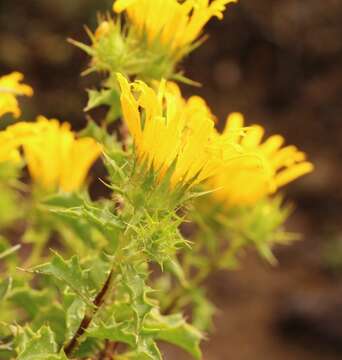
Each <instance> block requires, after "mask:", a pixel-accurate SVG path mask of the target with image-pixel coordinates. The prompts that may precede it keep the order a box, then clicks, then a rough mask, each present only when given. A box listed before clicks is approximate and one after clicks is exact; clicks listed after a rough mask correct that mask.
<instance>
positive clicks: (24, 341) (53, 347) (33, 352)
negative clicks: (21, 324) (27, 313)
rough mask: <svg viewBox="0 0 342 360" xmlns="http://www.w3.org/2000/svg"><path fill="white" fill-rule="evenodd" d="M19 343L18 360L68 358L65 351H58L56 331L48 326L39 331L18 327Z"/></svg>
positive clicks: (62, 359)
mask: <svg viewBox="0 0 342 360" xmlns="http://www.w3.org/2000/svg"><path fill="white" fill-rule="evenodd" d="M18 332H19V336H18V338H19V344H18V357H17V360H67V357H66V356H65V354H64V353H63V352H60V353H58V346H57V343H56V341H55V336H54V333H53V332H52V331H51V329H50V328H49V327H48V326H43V327H41V328H40V329H39V330H38V331H37V332H33V331H32V330H30V329H28V328H25V329H23V328H18Z"/></svg>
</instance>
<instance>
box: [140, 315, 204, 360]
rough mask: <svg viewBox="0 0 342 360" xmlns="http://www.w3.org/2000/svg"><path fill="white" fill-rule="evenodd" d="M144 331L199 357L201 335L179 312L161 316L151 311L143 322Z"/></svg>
mask: <svg viewBox="0 0 342 360" xmlns="http://www.w3.org/2000/svg"><path fill="white" fill-rule="evenodd" d="M144 331H145V332H146V333H147V334H150V335H151V336H152V335H153V337H154V338H155V339H156V340H161V341H165V342H168V343H170V344H173V345H176V346H178V347H180V348H182V349H183V350H185V351H187V352H188V353H189V354H191V355H192V356H193V357H194V358H195V359H201V356H202V354H201V350H200V342H201V340H202V339H203V335H202V334H201V333H200V331H198V330H197V329H196V328H195V327H193V326H191V325H190V324H188V323H186V321H185V320H184V319H183V317H182V315H181V314H174V315H169V316H163V315H161V314H159V313H158V312H156V311H153V312H152V313H151V315H150V317H149V318H148V320H146V322H145V327H144Z"/></svg>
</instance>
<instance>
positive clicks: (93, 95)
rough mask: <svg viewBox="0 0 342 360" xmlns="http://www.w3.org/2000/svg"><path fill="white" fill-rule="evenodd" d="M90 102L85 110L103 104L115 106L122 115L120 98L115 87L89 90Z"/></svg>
mask: <svg viewBox="0 0 342 360" xmlns="http://www.w3.org/2000/svg"><path fill="white" fill-rule="evenodd" d="M88 96H89V99H88V104H87V107H86V108H85V109H84V111H89V110H92V109H94V108H96V107H98V106H101V105H108V106H115V107H116V108H117V109H118V110H117V112H118V115H120V98H119V94H118V92H117V91H116V90H115V89H104V90H100V91H98V90H88Z"/></svg>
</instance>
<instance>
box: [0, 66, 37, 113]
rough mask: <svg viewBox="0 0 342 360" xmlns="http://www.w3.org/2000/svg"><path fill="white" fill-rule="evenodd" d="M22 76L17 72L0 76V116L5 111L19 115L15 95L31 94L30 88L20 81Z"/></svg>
mask: <svg viewBox="0 0 342 360" xmlns="http://www.w3.org/2000/svg"><path fill="white" fill-rule="evenodd" d="M23 78H24V77H23V75H22V74H21V73H19V72H13V73H11V74H9V75H5V76H2V77H0V117H1V116H3V115H4V114H7V113H12V114H13V116H14V117H19V116H20V108H19V104H18V100H17V98H16V97H17V96H21V95H26V96H32V94H33V90H32V88H31V87H30V86H28V85H25V84H21V83H20V82H21V80H22V79H23Z"/></svg>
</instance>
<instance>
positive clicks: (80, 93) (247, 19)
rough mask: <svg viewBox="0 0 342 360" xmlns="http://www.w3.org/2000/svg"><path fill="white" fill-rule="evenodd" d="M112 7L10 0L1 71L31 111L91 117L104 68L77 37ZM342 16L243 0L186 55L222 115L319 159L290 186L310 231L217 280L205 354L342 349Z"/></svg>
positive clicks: (300, 1) (339, 6) (321, 359)
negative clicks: (28, 94)
mask: <svg viewBox="0 0 342 360" xmlns="http://www.w3.org/2000/svg"><path fill="white" fill-rule="evenodd" d="M110 8H111V1H110V0H108V1H107V0H103V1H95V0H72V1H71V0H57V1H47V0H25V1H23V0H11V1H8V0H7V1H6V0H0V74H5V73H7V72H10V71H13V70H19V71H21V72H23V73H24V74H25V75H26V80H27V82H28V83H29V84H31V85H32V86H33V87H34V89H35V96H34V98H32V99H24V100H23V105H24V114H23V118H27V119H31V118H34V117H35V116H36V115H37V114H44V115H46V116H48V117H56V118H59V119H61V120H67V121H70V122H71V123H72V124H73V126H74V128H75V129H78V128H80V127H82V126H83V125H84V124H85V117H84V114H83V113H82V109H83V108H84V106H85V104H86V93H85V91H84V89H85V88H91V87H95V86H96V85H97V84H98V81H99V79H98V78H96V77H95V76H94V77H92V76H89V77H81V76H80V73H81V72H82V71H83V70H85V68H86V66H87V63H88V61H89V59H88V58H87V57H86V55H85V54H83V53H82V52H80V51H79V50H78V49H76V48H74V47H73V46H71V45H70V44H68V43H67V42H66V39H67V38H73V39H77V40H80V41H83V42H86V41H88V40H87V36H86V34H85V32H84V31H83V25H87V26H89V27H90V28H91V29H94V28H95V26H96V22H97V20H96V12H97V11H102V12H103V11H110ZM341 19H342V2H341V0H325V1H321V0H320V1H319V0H240V1H239V3H238V4H233V5H231V6H229V9H228V11H227V12H226V16H225V18H224V20H223V21H221V22H219V21H217V20H213V21H211V23H210V24H209V26H208V27H207V32H208V34H209V36H210V37H209V40H208V41H207V42H206V43H205V44H204V45H203V46H202V47H201V48H199V49H198V50H197V51H195V52H194V53H193V54H192V55H191V56H190V57H189V58H188V59H187V60H186V61H185V62H184V64H183V65H184V68H185V70H186V73H187V75H188V76H189V77H190V78H192V79H194V80H196V81H199V82H200V83H202V84H203V86H202V87H200V88H191V87H189V86H184V92H185V94H189V95H190V94H193V93H194V92H195V93H198V94H200V95H201V96H204V97H205V98H206V100H207V101H208V103H209V104H210V106H211V108H212V109H213V111H214V113H215V114H216V115H217V116H218V118H219V119H222V121H223V120H224V119H225V117H226V115H227V114H228V113H229V112H231V111H240V112H243V113H244V114H245V115H246V119H247V122H248V123H249V124H252V123H261V124H263V125H264V126H265V127H266V128H267V134H268V135H270V134H272V133H282V134H283V135H285V137H286V139H287V141H288V143H294V144H297V145H298V146H299V147H300V148H302V149H303V150H304V151H306V152H307V153H308V154H310V159H312V161H313V162H314V163H315V165H316V171H315V173H314V174H312V175H310V176H307V177H306V178H304V179H302V180H300V181H298V182H296V183H294V184H291V185H290V186H289V187H288V188H287V191H286V196H287V197H288V198H289V199H291V200H292V201H293V202H294V203H295V204H296V212H295V214H294V215H293V216H292V217H291V219H290V221H289V223H288V229H289V230H291V231H298V232H301V233H302V234H303V239H302V240H301V241H299V242H297V243H295V244H294V245H292V246H290V247H281V248H279V249H276V255H277V257H278V260H279V265H278V266H277V267H271V266H269V265H267V264H265V263H263V262H262V261H261V260H259V259H258V257H257V255H256V254H255V253H253V252H251V253H247V254H246V257H245V258H244V260H243V261H242V266H241V269H240V270H238V271H235V272H232V273H229V274H227V273H219V274H216V275H215V276H213V277H212V278H211V279H210V280H209V282H208V285H209V292H210V296H211V298H212V300H213V302H214V303H215V304H216V306H217V307H218V309H220V310H219V312H218V314H217V316H216V319H215V330H214V333H213V334H211V336H210V341H207V342H206V343H205V344H204V347H203V350H204V359H205V360H230V359H231V360H309V359H310V360H333V359H341V358H342V315H341V314H342V278H341V274H342V271H341V269H342V229H341V220H342V219H341V215H340V214H341V210H342V207H341V204H342V192H341V182H342V172H341V171H340V162H341V161H340V159H341V155H342V126H341V121H342V21H341ZM222 121H221V124H219V126H222ZM174 351H175V350H174V349H172V348H169V347H165V353H166V354H167V355H166V358H167V359H170V360H173V359H175V358H177V359H178V360H183V359H184V360H185V359H189V358H188V357H187V356H186V355H185V354H183V353H178V352H177V353H176V352H174Z"/></svg>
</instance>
